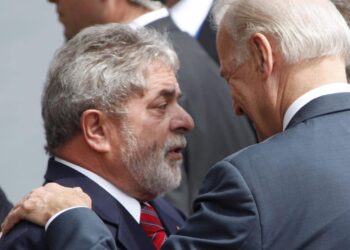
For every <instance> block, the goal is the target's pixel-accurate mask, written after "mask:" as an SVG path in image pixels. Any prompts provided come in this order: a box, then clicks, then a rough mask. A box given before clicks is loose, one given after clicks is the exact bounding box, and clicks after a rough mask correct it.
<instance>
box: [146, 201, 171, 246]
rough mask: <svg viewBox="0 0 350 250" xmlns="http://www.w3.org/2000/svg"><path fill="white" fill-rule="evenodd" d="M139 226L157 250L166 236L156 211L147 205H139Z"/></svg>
mask: <svg viewBox="0 0 350 250" xmlns="http://www.w3.org/2000/svg"><path fill="white" fill-rule="evenodd" d="M140 224H141V226H142V228H143V230H145V232H146V233H147V236H148V237H149V238H150V239H151V240H152V241H153V245H154V246H155V248H156V249H157V250H159V249H160V248H161V246H162V245H163V244H164V242H165V240H166V238H167V236H166V233H165V230H164V227H163V225H162V223H161V222H160V220H159V217H158V215H157V212H156V210H154V208H153V207H152V206H151V205H150V204H148V203H142V204H141V220H140Z"/></svg>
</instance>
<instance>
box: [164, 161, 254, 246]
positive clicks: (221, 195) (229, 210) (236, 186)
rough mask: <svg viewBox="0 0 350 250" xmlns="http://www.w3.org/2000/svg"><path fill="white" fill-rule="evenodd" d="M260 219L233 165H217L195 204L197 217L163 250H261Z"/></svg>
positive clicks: (170, 240)
mask: <svg viewBox="0 0 350 250" xmlns="http://www.w3.org/2000/svg"><path fill="white" fill-rule="evenodd" d="M260 248H261V228H260V223H259V215H258V212H257V207H256V204H255V201H254V197H253V195H252V193H251V192H250V189H249V188H248V186H247V184H246V182H245V181H244V179H243V177H242V175H241V174H240V172H239V171H238V169H237V168H236V167H235V166H233V165H232V164H231V163H230V162H227V161H221V162H219V163H217V164H216V165H215V166H214V167H213V168H212V169H211V170H210V171H209V173H208V175H207V176H206V178H205V180H204V182H203V186H202V189H201V191H200V195H199V196H198V197H197V198H196V200H195V201H194V214H193V215H192V216H191V217H190V218H189V219H188V221H187V222H186V223H185V224H184V226H183V228H182V229H180V230H179V231H178V233H177V234H176V235H172V236H171V237H169V239H168V241H167V242H166V244H165V245H164V246H163V248H162V249H196V250H199V249H216V250H222V249H227V250H228V249H230V250H232V249H260Z"/></svg>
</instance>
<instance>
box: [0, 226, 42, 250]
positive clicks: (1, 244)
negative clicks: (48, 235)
mask: <svg viewBox="0 0 350 250" xmlns="http://www.w3.org/2000/svg"><path fill="white" fill-rule="evenodd" d="M0 249H3V250H5V249H11V250H20V249H36V250H41V249H48V247H47V245H46V241H45V230H44V228H43V227H40V226H37V225H35V224H33V223H30V222H27V221H23V222H20V223H19V224H17V225H16V226H15V227H14V228H13V229H12V230H11V231H10V232H9V233H8V234H6V235H4V236H2V237H1V239H0Z"/></svg>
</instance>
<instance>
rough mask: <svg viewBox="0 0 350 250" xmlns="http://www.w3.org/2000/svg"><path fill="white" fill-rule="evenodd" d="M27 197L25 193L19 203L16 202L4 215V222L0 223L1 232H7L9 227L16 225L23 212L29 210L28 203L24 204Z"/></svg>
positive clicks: (23, 214)
mask: <svg viewBox="0 0 350 250" xmlns="http://www.w3.org/2000/svg"><path fill="white" fill-rule="evenodd" d="M27 199H28V195H26V196H25V197H24V198H23V199H22V200H21V201H20V202H19V203H17V204H16V205H15V206H14V207H13V208H12V209H11V211H10V212H9V214H8V215H7V216H6V218H5V220H4V222H3V223H2V224H1V232H2V234H7V233H8V232H9V231H10V229H11V228H12V227H13V226H14V225H16V224H17V223H18V222H19V221H20V220H22V219H23V218H24V217H25V214H26V213H28V212H29V210H28V204H26V205H25V206H24V203H25V201H26V200H27Z"/></svg>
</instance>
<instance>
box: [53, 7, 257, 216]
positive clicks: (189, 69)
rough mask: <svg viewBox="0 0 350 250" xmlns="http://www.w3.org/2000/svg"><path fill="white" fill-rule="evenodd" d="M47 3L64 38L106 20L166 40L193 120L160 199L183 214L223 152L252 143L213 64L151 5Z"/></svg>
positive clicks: (246, 125) (248, 129) (165, 13)
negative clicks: (178, 170) (175, 172)
mask: <svg viewBox="0 0 350 250" xmlns="http://www.w3.org/2000/svg"><path fill="white" fill-rule="evenodd" d="M50 2H53V3H55V4H56V5H57V10H58V13H59V15H60V21H61V22H62V23H63V25H64V28H65V35H66V38H67V39H70V38H71V37H73V36H74V35H75V34H76V33H77V32H78V31H79V30H80V29H82V28H84V27H87V26H90V25H93V24H97V23H111V22H119V23H129V24H131V25H134V26H146V27H150V28H155V29H156V30H158V31H160V32H162V33H167V35H168V36H169V38H170V40H171V42H172V43H173V45H174V49H175V51H176V53H177V54H178V57H179V59H180V70H179V71H178V73H177V79H178V82H179V84H180V88H181V90H182V97H181V98H180V104H181V105H182V107H184V109H185V110H186V111H187V112H188V113H189V114H190V115H191V116H192V117H193V119H194V121H195V124H196V127H195V129H193V131H192V132H191V133H189V134H188V136H187V141H188V145H187V148H186V150H185V152H184V168H183V179H182V182H181V185H180V187H179V188H178V189H176V190H175V191H173V192H171V193H170V194H168V195H167V196H166V198H167V199H168V200H169V201H171V202H172V204H174V205H176V207H178V208H179V209H181V210H182V211H183V212H185V213H186V214H189V213H190V211H191V204H192V200H193V198H194V197H195V196H196V195H197V193H198V190H199V188H200V185H201V183H202V180H203V179H204V176H205V175H206V173H207V171H208V169H209V168H210V167H211V166H212V165H213V164H214V163H215V162H217V161H218V160H220V159H222V158H223V157H225V156H227V155H228V154H230V153H233V152H236V151H238V150H240V149H242V148H244V147H246V146H248V145H250V144H253V143H255V141H256V139H255V134H254V132H253V129H252V128H251V127H250V125H249V122H248V121H247V119H246V118H244V117H243V118H239V117H237V116H232V102H231V100H230V95H229V90H228V87H227V85H226V84H225V82H224V80H223V79H222V78H221V77H220V74H219V69H218V66H217V65H215V62H214V61H213V60H212V59H211V58H210V57H209V56H208V54H207V53H206V52H205V51H204V50H203V48H202V47H201V46H200V45H199V44H198V42H197V41H196V40H195V39H194V38H192V37H190V36H189V35H188V34H187V33H185V32H181V31H180V30H179V29H178V28H177V27H176V26H175V24H174V23H173V21H172V20H171V18H170V17H169V13H168V11H167V10H166V9H165V8H163V7H162V5H160V3H159V2H157V1H150V0H106V1H96V0H94V1H88V2H87V1H85V0H78V1H74V2H72V1H55V0H50ZM96 9H98V10H99V11H96Z"/></svg>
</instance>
